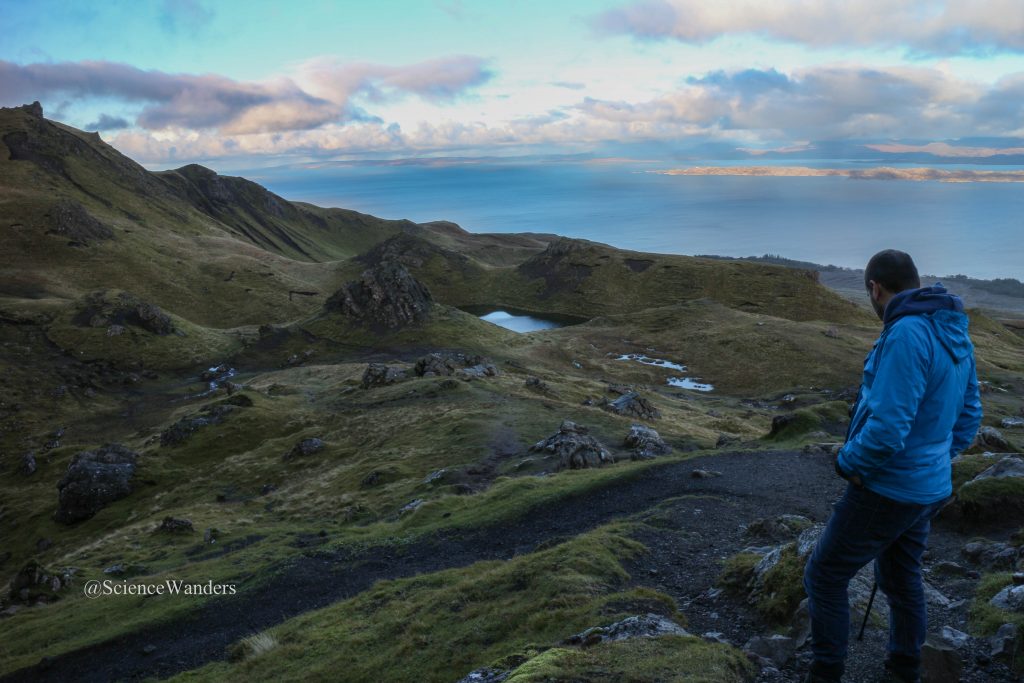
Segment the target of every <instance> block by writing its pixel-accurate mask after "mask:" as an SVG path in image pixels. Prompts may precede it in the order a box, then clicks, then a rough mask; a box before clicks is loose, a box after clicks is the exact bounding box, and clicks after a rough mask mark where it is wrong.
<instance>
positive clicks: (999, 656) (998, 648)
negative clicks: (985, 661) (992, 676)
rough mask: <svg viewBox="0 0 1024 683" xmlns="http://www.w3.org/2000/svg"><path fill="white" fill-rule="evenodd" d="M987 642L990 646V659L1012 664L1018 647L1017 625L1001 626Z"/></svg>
mask: <svg viewBox="0 0 1024 683" xmlns="http://www.w3.org/2000/svg"><path fill="white" fill-rule="evenodd" d="M988 642H989V644H990V645H991V646H992V649H991V651H990V653H989V656H991V657H992V659H995V660H998V661H1002V662H1006V663H1009V662H1012V661H1013V658H1014V656H1015V655H1016V654H1017V647H1018V645H1019V638H1018V630H1017V625H1016V624H1003V625H1002V626H1000V627H999V630H997V631H996V634H995V635H994V636H992V637H991V638H989V639H988Z"/></svg>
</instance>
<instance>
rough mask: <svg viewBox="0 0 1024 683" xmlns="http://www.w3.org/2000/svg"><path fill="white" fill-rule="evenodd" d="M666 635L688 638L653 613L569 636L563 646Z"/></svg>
mask: <svg viewBox="0 0 1024 683" xmlns="http://www.w3.org/2000/svg"><path fill="white" fill-rule="evenodd" d="M666 634H671V635H679V636H688V635H690V634H689V632H688V631H687V630H686V629H684V628H683V627H682V626H680V625H679V624H677V623H675V622H674V621H672V620H670V619H668V618H666V617H663V616H661V615H658V614H654V613H653V612H648V613H647V614H643V615H636V616H632V617H626V618H625V619H622V620H621V621H616V622H615V623H614V624H609V625H607V626H592V627H591V628H588V629H586V630H585V631H581V632H580V633H577V634H575V635H571V636H569V637H568V638H566V639H565V640H563V641H562V644H563V645H581V646H584V647H586V646H589V645H594V644H597V643H601V642H615V641H619V640H628V639H630V638H657V637H658V636H663V635H666Z"/></svg>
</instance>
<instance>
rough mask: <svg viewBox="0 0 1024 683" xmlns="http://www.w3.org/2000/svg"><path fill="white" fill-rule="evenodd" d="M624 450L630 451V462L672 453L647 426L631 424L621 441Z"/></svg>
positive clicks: (656, 433) (670, 448)
mask: <svg viewBox="0 0 1024 683" xmlns="http://www.w3.org/2000/svg"><path fill="white" fill-rule="evenodd" d="M623 445H625V446H626V448H629V449H632V455H631V456H630V457H631V459H632V460H644V459H647V458H653V457H656V456H659V455H667V454H669V453H671V452H672V447H671V446H669V445H668V444H667V443H665V441H664V440H663V439H662V438H661V435H660V434H658V432H656V431H655V430H653V429H651V428H650V427H648V426H647V425H642V424H635V423H634V424H633V425H631V426H630V428H629V433H628V434H626V438H625V440H624V441H623Z"/></svg>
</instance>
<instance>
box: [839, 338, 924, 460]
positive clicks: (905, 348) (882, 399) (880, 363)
mask: <svg viewBox="0 0 1024 683" xmlns="http://www.w3.org/2000/svg"><path fill="white" fill-rule="evenodd" d="M874 365H875V368H874V379H873V381H872V383H871V391H870V392H869V394H868V402H867V405H866V408H867V419H866V420H865V422H864V426H863V427H862V428H861V429H860V430H859V431H858V432H857V433H856V435H854V436H853V437H852V438H851V439H850V440H849V441H847V442H846V443H845V444H844V445H843V447H842V449H841V450H840V453H839V461H840V465H841V466H842V467H843V469H845V470H847V471H848V472H850V474H851V475H853V474H859V475H860V476H861V479H864V480H867V479H870V478H871V475H872V474H873V473H874V472H875V471H876V470H877V469H878V468H879V467H881V466H882V465H883V464H884V463H885V461H886V460H888V458H889V457H890V456H891V455H893V454H894V453H896V452H898V451H901V450H903V444H904V441H905V440H906V438H907V435H908V434H909V433H910V429H911V427H912V426H913V425H914V420H915V419H916V418H917V410H918V407H919V406H920V404H921V399H922V397H923V396H924V392H925V388H926V387H927V385H928V372H929V368H930V367H931V344H930V342H929V340H928V339H927V338H926V337H925V336H924V335H922V334H921V331H920V330H919V329H918V328H917V327H916V326H915V325H907V324H897V325H895V326H894V327H893V328H892V329H891V330H890V332H889V335H888V338H887V339H886V341H885V345H884V346H883V348H882V349H881V354H880V356H879V358H878V360H877V362H876V363H874Z"/></svg>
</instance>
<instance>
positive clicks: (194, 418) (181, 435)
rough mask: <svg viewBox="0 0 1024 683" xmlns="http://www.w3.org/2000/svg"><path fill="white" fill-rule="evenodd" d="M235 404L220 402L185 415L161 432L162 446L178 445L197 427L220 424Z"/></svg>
mask: <svg viewBox="0 0 1024 683" xmlns="http://www.w3.org/2000/svg"><path fill="white" fill-rule="evenodd" d="M235 408H236V406H235V405H232V404H227V403H219V404H215V405H209V406H206V407H204V408H202V409H201V410H200V411H199V413H197V414H195V415H190V416H189V417H183V418H181V419H180V420H178V421H177V422H175V423H174V424H172V425H171V426H170V427H168V428H167V429H165V430H164V431H163V432H161V433H160V445H161V446H177V445H178V444H181V443H184V442H185V441H186V440H188V439H189V438H190V437H191V436H192V434H194V433H195V431H196V430H197V429H201V428H203V427H206V426H209V425H215V424H220V423H221V422H223V421H224V418H225V416H227V415H228V413H230V412H231V411H233V410H234V409H235Z"/></svg>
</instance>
